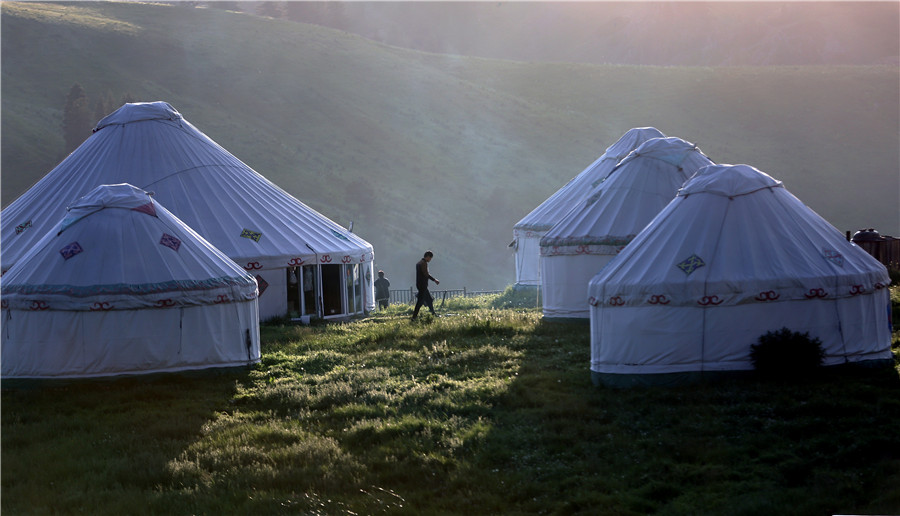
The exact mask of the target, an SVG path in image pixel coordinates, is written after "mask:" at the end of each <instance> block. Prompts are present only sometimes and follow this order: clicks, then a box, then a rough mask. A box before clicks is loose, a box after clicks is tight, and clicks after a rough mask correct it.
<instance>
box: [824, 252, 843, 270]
mask: <svg viewBox="0 0 900 516" xmlns="http://www.w3.org/2000/svg"><path fill="white" fill-rule="evenodd" d="M822 254H823V255H824V256H825V259H826V260H828V261H830V262H831V263H833V264H835V265H837V266H838V267H843V266H844V255H842V254H841V253H839V252H837V251H835V250H834V249H822Z"/></svg>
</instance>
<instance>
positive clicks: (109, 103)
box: [94, 90, 119, 123]
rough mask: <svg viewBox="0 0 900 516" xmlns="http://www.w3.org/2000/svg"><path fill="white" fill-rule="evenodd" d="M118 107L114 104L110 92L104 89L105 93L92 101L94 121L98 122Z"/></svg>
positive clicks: (114, 99)
mask: <svg viewBox="0 0 900 516" xmlns="http://www.w3.org/2000/svg"><path fill="white" fill-rule="evenodd" d="M118 107H119V106H117V105H116V98H115V97H113V94H112V92H111V91H109V90H106V93H104V94H103V95H102V96H101V97H100V98H98V99H97V100H96V101H94V122H95V123H96V122H99V121H100V120H101V119H103V118H104V117H105V116H106V115H108V114H110V113H112V112H113V111H115V110H116V108H118Z"/></svg>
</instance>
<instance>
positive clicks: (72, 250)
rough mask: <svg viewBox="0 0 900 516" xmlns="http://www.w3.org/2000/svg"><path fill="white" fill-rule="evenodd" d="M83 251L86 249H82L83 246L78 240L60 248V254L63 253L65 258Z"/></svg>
mask: <svg viewBox="0 0 900 516" xmlns="http://www.w3.org/2000/svg"><path fill="white" fill-rule="evenodd" d="M82 251H84V249H82V248H81V246H80V245H78V242H72V243H71V244H69V245H67V246H65V247H63V248H62V249H60V250H59V254H61V255H62V257H63V258H64V259H66V260H68V259H69V258H71V257H73V256H75V255H76V254H78V253H80V252H82Z"/></svg>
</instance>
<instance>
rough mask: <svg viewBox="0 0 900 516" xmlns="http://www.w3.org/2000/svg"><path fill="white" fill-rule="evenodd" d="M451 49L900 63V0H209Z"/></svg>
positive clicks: (512, 55)
mask: <svg viewBox="0 0 900 516" xmlns="http://www.w3.org/2000/svg"><path fill="white" fill-rule="evenodd" d="M204 3H205V4H206V5H208V6H209V7H218V8H229V9H243V10H245V11H247V12H256V13H260V14H266V15H269V16H273V17H281V18H286V19H290V20H294V21H300V22H305V23H315V24H318V25H324V26H326V27H332V28H336V29H341V30H346V31H348V32H353V33H356V34H360V35H363V36H366V37H367V38H370V39H373V40H375V41H380V42H382V43H388V44H391V45H396V46H400V47H406V48H413V49H416V50H423V51H427V52H436V53H441V54H458V55H465V56H479V57H490V58H498V59H512V60H515V61H557V62H572V63H594V64H631V65H637V64H640V65H660V66H724V65H727V66H735V65H754V66H756V65H765V66H772V65H839V64H853V65H862V64H898V62H900V4H898V3H897V2H883V1H882V2H878V1H876V2H857V1H824V2H823V1H802V2H797V1H793V2H790V1H789V2H758V1H756V2H754V1H749V2H748V1H743V2H741V1H728V2H715V1H713V2H709V1H707V2H684V1H676V2H660V1H640V2H634V1H624V2H623V1H609V0H604V1H599V2H598V1H592V2H555V1H528V2H516V1H513V2H446V1H444V2H441V1H437V2H430V1H429V2H421V1H419V2H391V1H379V2H264V3H261V2H228V3H226V4H222V3H220V2H204Z"/></svg>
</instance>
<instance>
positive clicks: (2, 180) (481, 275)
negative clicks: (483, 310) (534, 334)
mask: <svg viewBox="0 0 900 516" xmlns="http://www.w3.org/2000/svg"><path fill="white" fill-rule="evenodd" d="M0 8H2V17H0V22H2V27H0V36H2V46H0V49H2V63H0V64H2V84H0V87H2V91H0V93H2V168H0V194H2V204H3V206H6V205H8V204H9V203H10V202H12V201H13V200H14V199H15V198H17V197H18V196H19V195H21V194H22V193H23V192H24V191H25V190H27V188H28V187H30V186H31V185H32V184H34V182H36V181H37V180H38V179H40V177H42V176H43V175H44V174H46V173H47V172H49V171H50V170H51V169H52V168H53V167H54V166H55V165H56V164H57V163H58V162H59V161H60V160H61V159H62V158H63V157H65V153H66V138H65V135H64V130H63V119H64V114H65V111H66V101H67V97H68V96H69V95H70V94H71V92H72V90H73V87H74V86H75V85H77V86H79V87H80V88H81V89H82V91H83V92H84V100H83V102H84V104H85V109H86V110H87V111H88V113H89V116H90V118H91V119H92V122H91V124H93V123H96V121H98V120H99V119H100V118H101V116H100V115H99V113H100V112H103V111H111V110H112V109H115V108H117V107H119V106H121V104H122V103H123V102H124V101H154V100H164V101H167V102H169V103H171V104H172V105H173V106H174V107H175V108H176V109H178V110H179V111H180V112H181V113H182V114H183V115H184V117H185V118H186V119H187V120H188V121H190V122H191V123H192V124H194V125H195V126H197V128H198V129H200V130H201V131H203V132H204V133H206V134H207V135H208V136H210V137H211V138H212V139H213V140H215V141H216V142H217V143H219V144H220V145H222V146H223V147H224V148H226V149H227V150H229V151H230V152H231V153H232V154H234V155H235V156H237V157H238V158H239V159H241V160H242V161H244V162H245V163H247V164H248V165H249V166H251V167H252V168H254V169H255V170H256V171H257V172H259V173H260V174H262V175H263V176H265V177H267V178H268V179H270V180H271V181H273V182H274V183H275V184H277V185H278V186H280V187H282V188H284V189H285V190H287V191H288V192H290V193H291V194H293V195H294V196H296V197H297V198H299V199H300V200H301V201H303V202H304V203H306V204H308V205H309V206H311V207H313V208H314V209H316V210H318V211H320V212H321V213H323V214H324V215H326V216H328V217H329V218H331V219H333V220H334V221H335V222H337V223H339V224H341V225H343V226H345V227H348V226H349V225H350V224H351V222H352V223H353V231H354V232H355V233H357V234H359V235H360V236H361V237H362V238H364V239H366V240H367V241H369V242H370V243H372V244H373V246H374V247H375V259H376V266H378V267H379V268H382V269H384V270H385V272H386V274H387V276H388V278H390V279H391V282H392V288H408V287H410V286H411V285H412V284H413V282H414V278H413V264H414V263H415V262H416V261H417V260H418V258H419V257H421V255H422V252H423V251H424V250H425V249H432V250H433V251H434V252H435V259H434V261H433V262H432V264H431V271H432V274H433V275H434V276H436V277H437V278H438V279H440V280H441V288H445V287H446V288H462V287H466V288H468V289H469V290H478V289H502V288H504V287H505V286H507V285H509V284H511V283H512V282H513V281H514V279H515V265H514V261H513V256H512V252H511V250H509V249H508V248H507V244H508V243H509V242H510V241H511V240H512V226H513V225H514V224H515V223H516V222H517V221H518V220H519V219H521V218H522V217H523V216H525V215H526V214H527V213H528V212H530V211H531V209H533V208H534V207H536V206H537V205H538V204H540V203H541V202H542V201H543V200H544V199H546V198H547V197H548V196H549V195H551V194H552V193H553V192H555V191H556V190H557V189H558V188H560V187H561V186H562V185H564V184H565V183H566V182H567V181H568V180H569V179H571V178H572V177H574V176H575V175H577V174H578V173H579V172H581V170H583V169H584V168H585V167H586V166H588V165H589V164H591V163H592V162H593V161H594V160H595V159H596V158H597V157H598V156H599V155H600V154H602V153H603V151H604V150H605V148H606V147H607V146H609V145H610V144H612V143H613V142H615V140H616V139H618V137H619V136H621V135H622V134H623V133H624V132H625V131H627V130H628V129H630V128H631V127H637V126H647V125H652V126H655V127H657V128H658V129H660V130H661V131H662V132H664V133H665V134H666V135H668V136H678V137H681V138H683V139H686V140H689V141H692V142H694V143H697V144H698V145H699V147H700V149H701V150H702V151H703V152H704V153H705V154H707V155H708V156H709V157H710V158H711V159H713V160H714V161H716V162H719V163H747V164H750V165H753V166H755V167H757V168H759V169H760V170H762V171H764V172H766V173H768V174H770V175H772V176H774V177H775V178H776V179H780V180H783V181H784V182H785V186H786V187H787V188H788V190H790V191H791V192H792V193H794V195H796V196H798V197H799V198H800V199H801V200H803V201H804V202H805V203H806V204H807V205H809V206H810V207H811V208H813V209H814V210H815V211H816V212H818V213H819V214H820V215H822V216H823V217H825V218H826V220H828V221H829V222H831V223H832V224H833V225H835V226H836V227H837V228H838V230H840V231H846V230H856V229H860V228H863V227H874V228H876V229H878V230H879V231H881V232H882V233H884V234H893V235H900V212H898V210H900V209H898V204H900V151H898V138H900V124H898V118H900V115H898V113H900V105H898V104H900V73H898V69H900V68H898V63H900V59H898V56H900V49H898V47H900V4H898V3H896V2H873V3H865V2H822V3H818V2H796V3H782V2H747V3H743V2H696V3H694V2H690V3H689V2H664V3H649V2H647V3H644V2H623V3H613V2H572V3H561V2H559V3H558V2H552V3H550V2H546V3H545V2H519V3H517V2H421V3H419V2H178V3H172V4H139V3H113V2H104V3H92V2H77V3H74V2H73V3H43V2H42V3H19V2H12V3H11V2H4V3H3V4H2V6H0ZM110 106H112V107H110ZM91 124H89V125H90V126H92V125H91ZM82 131H86V133H85V134H84V135H83V138H82V140H83V139H86V138H87V137H88V136H89V135H90V128H89V127H88V128H87V129H82ZM75 139H76V140H77V136H76V137H75ZM197 195H203V192H198V193H197ZM0 245H2V243H0ZM0 252H2V250H0Z"/></svg>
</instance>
